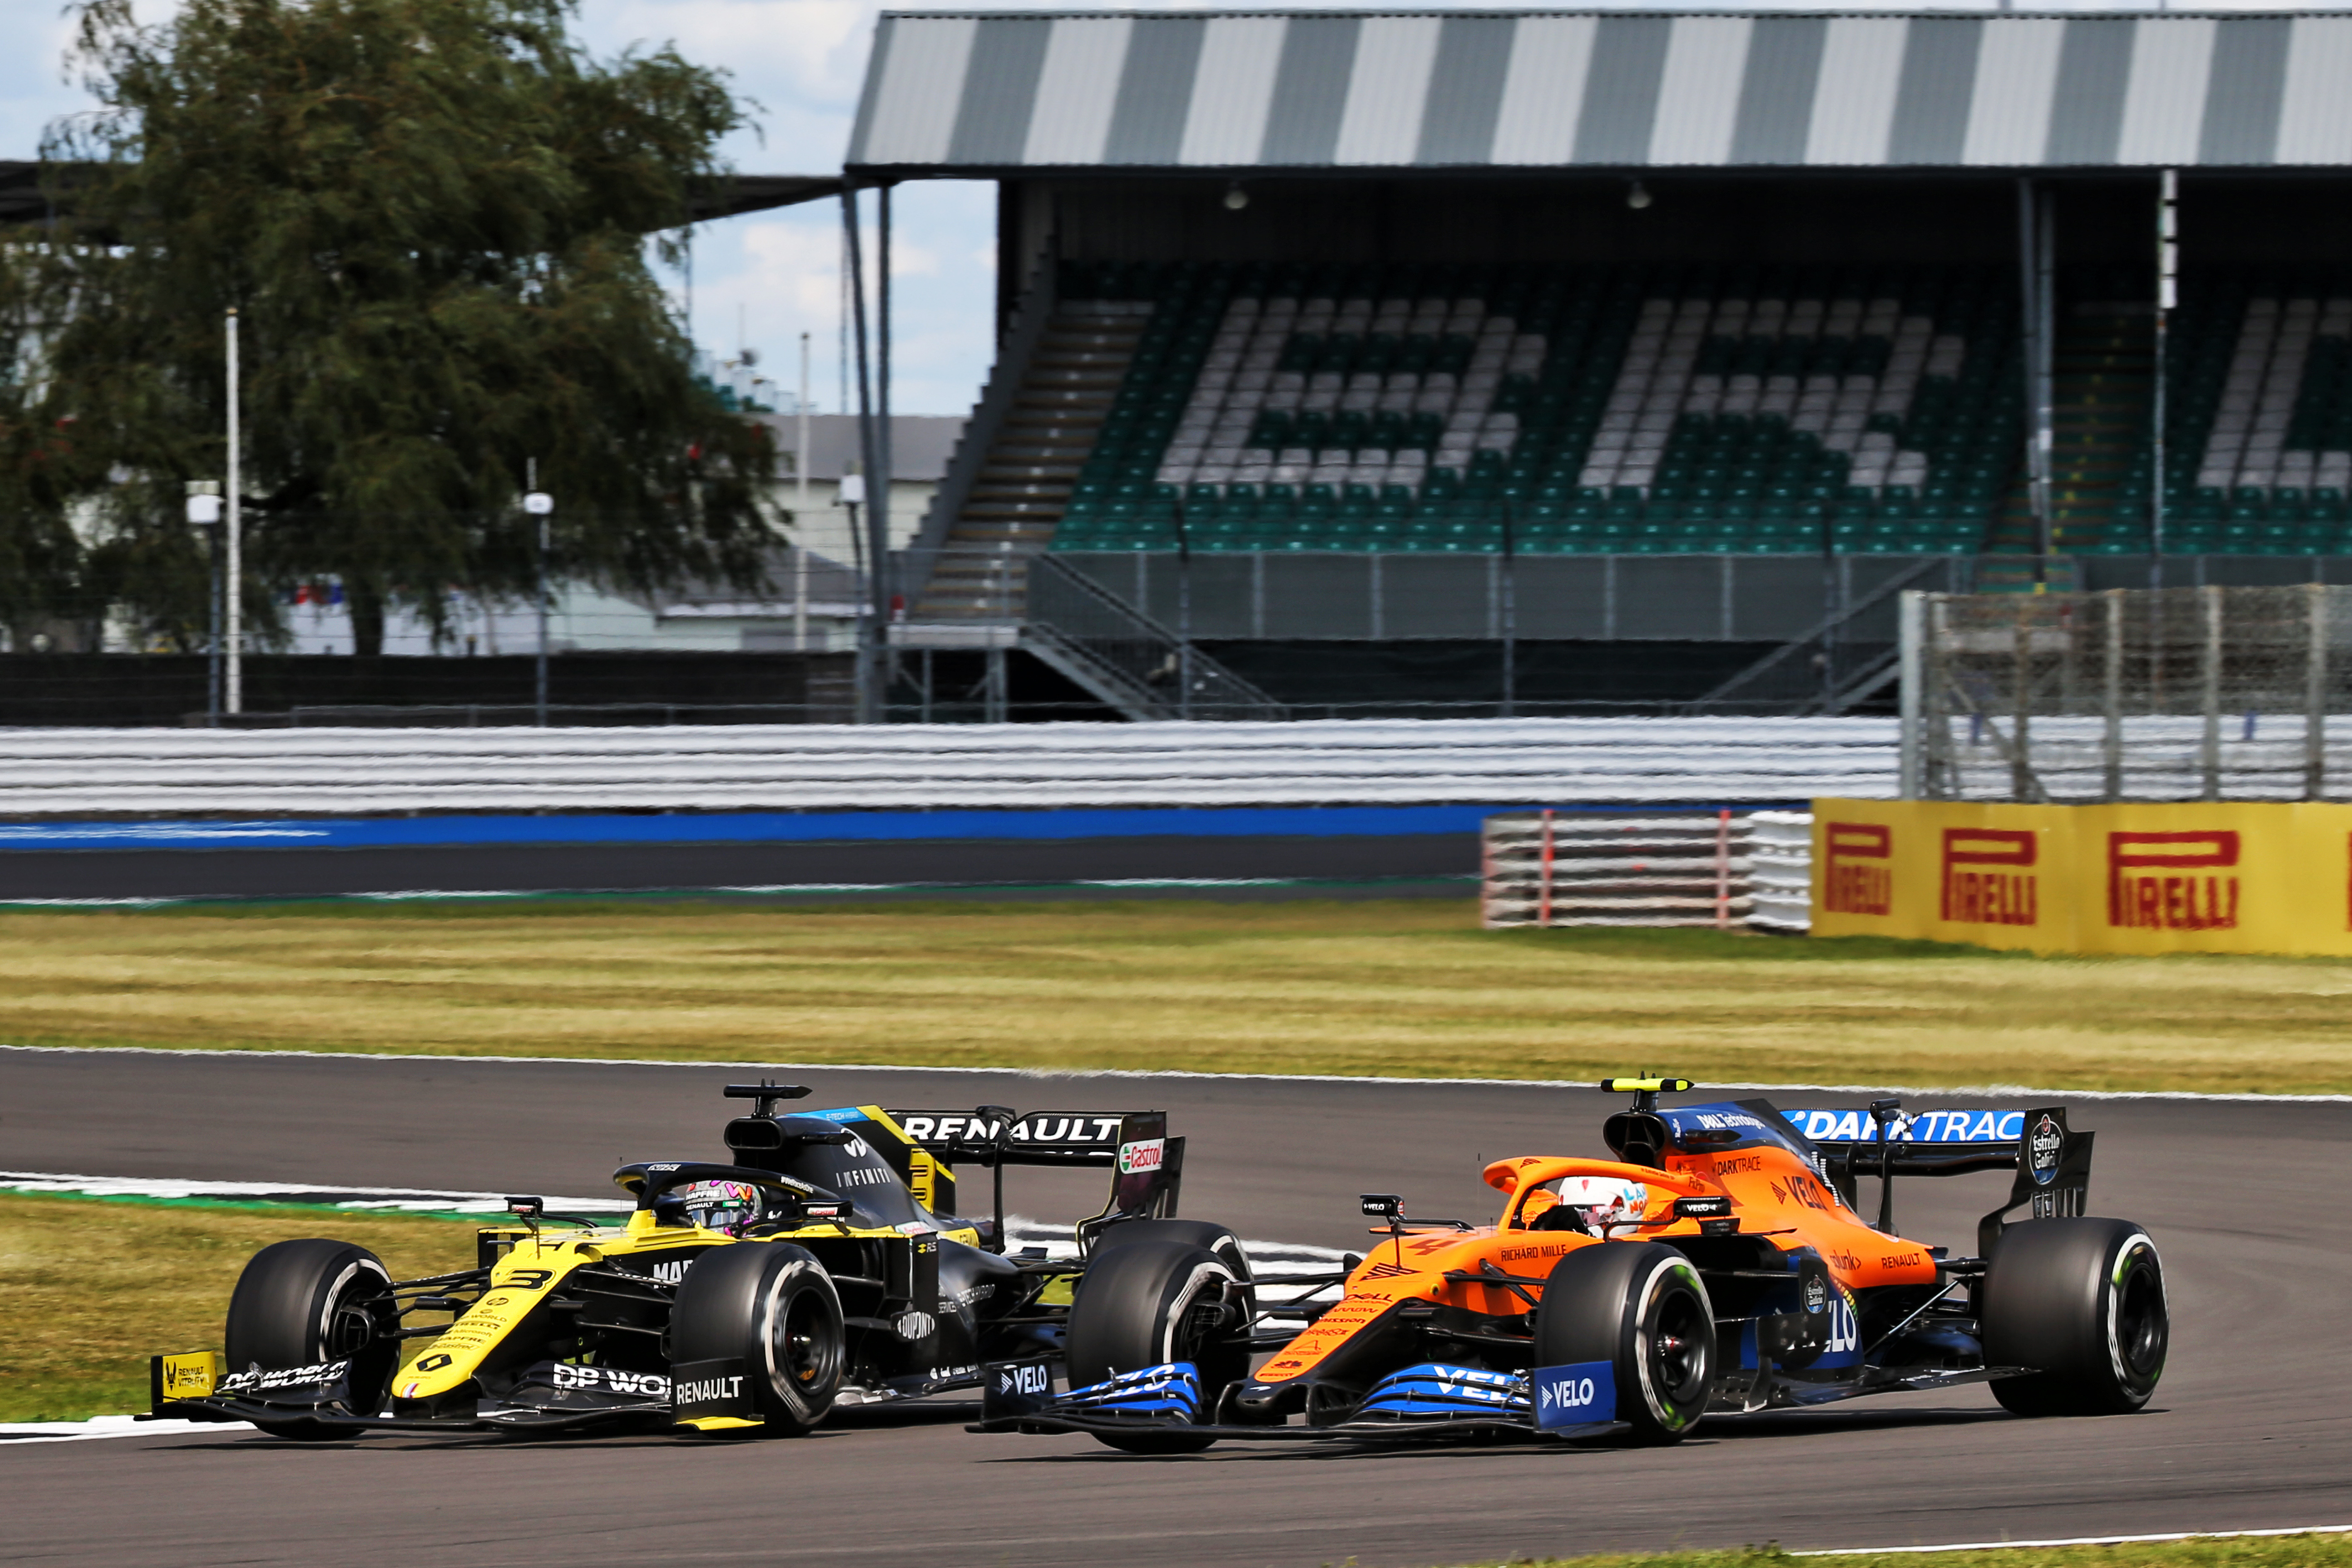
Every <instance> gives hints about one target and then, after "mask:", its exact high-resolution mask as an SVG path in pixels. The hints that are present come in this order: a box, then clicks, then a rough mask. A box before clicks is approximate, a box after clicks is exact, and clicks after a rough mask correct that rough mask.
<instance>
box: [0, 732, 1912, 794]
mask: <svg viewBox="0 0 2352 1568" xmlns="http://www.w3.org/2000/svg"><path fill="white" fill-rule="evenodd" d="M1896 747H1897V733H1896V721H1894V720H1890V719H1526V720H1504V719H1497V720H1483V719H1482V720H1433V721H1346V720H1342V721H1314V722H1304V723H1290V724H1282V723H1274V724H1267V723H1241V724H1181V723H1152V724H1004V725H988V726H981V725H946V724H942V725H893V726H887V727H878V726H877V727H873V728H865V727H858V726H848V725H842V726H835V725H748V724H746V725H713V726H708V727H688V726H677V727H663V728H654V729H551V730H539V729H499V730H488V729H485V730H372V729H350V730H323V729H322V730H307V729H306V730H243V731H241V730H163V729H157V730H15V731H0V817H26V816H91V815H115V814H120V815H136V816H153V815H159V814H163V815H170V814H178V813H247V814H253V815H260V816H304V815H351V814H361V813H407V812H461V811H494V812H532V811H806V810H857V809H873V808H894V809H900V810H906V809H915V810H925V809H931V810H937V809H948V808H963V809H971V808H986V807H1014V808H1034V807H1045V806H1148V805H1201V806H1215V805H1448V804H1450V805H1510V804H1514V803H1518V802H1528V803H1538V802H1544V803H1550V804H1555V805H1573V804H1575V803H1578V802H1596V803H1601V802H1606V803H1612V804H1647V803H1653V802H1654V803H1668V802H1691V803H1714V802H1723V803H1729V804H1738V803H1762V802H1773V801H1796V800H1806V799H1811V798H1812V797H1813V796H1816V795H1845V796H1863V797H1891V796H1892V795H1894V793H1895V763H1896V755H1895V753H1896Z"/></svg>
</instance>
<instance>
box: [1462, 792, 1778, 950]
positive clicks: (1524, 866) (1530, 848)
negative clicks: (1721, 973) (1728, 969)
mask: <svg viewBox="0 0 2352 1568" xmlns="http://www.w3.org/2000/svg"><path fill="white" fill-rule="evenodd" d="M1812 833H1813V818H1812V815H1811V813H1810V812H1802V811H1757V812H1745V813H1743V812H1735V811H1731V810H1727V809H1721V808H1718V809H1717V810H1715V811H1691V812H1675V813H1671V814H1669V813H1663V812H1661V813H1654V814H1650V813H1643V814H1633V813H1613V812H1565V811H1549V810H1545V811H1514V812H1507V813H1504V814H1502V815H1500V816H1490V817H1488V818H1487V819H1486V831H1485V834H1484V836H1483V837H1484V857H1483V860H1484V876H1483V878H1482V893H1481V899H1482V909H1483V911H1484V915H1485V920H1486V924H1487V926H1489V927H1490V928H1491V927H1497V926H1595V925H1600V926H1714V927H1717V928H1718V929H1728V928H1729V927H1731V926H1732V925H1734V924H1743V925H1750V926H1755V927H1758V928H1759V929H1762V930H1766V931H1807V930H1810V929H1811V925H1812V856H1813V848H1812V846H1813V837H1812Z"/></svg>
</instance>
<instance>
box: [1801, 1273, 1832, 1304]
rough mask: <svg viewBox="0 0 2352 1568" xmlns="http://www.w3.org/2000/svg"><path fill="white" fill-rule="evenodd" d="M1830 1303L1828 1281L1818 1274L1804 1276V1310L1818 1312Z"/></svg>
mask: <svg viewBox="0 0 2352 1568" xmlns="http://www.w3.org/2000/svg"><path fill="white" fill-rule="evenodd" d="M1829 1304H1830V1289H1829V1281H1828V1280H1826V1279H1823V1278H1822V1276H1820V1275H1818V1274H1808V1275H1806V1276H1805V1310H1806V1311H1808V1312H1818V1311H1821V1310H1822V1309H1823V1308H1825V1307H1827V1306H1828V1305H1829Z"/></svg>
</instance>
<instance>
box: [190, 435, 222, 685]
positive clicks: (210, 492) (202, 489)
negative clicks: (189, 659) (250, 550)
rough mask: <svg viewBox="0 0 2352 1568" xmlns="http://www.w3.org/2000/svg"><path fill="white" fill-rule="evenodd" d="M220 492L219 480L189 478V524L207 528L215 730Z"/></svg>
mask: <svg viewBox="0 0 2352 1568" xmlns="http://www.w3.org/2000/svg"><path fill="white" fill-rule="evenodd" d="M220 492H221V488H220V481H219V480H218V479H190V480H189V481H188V523H189V526H191V527H194V528H198V529H202V530H203V531H204V533H205V566H206V568H207V575H208V576H209V577H210V578H211V579H212V584H211V591H210V592H209V593H208V594H207V595H205V600H206V603H205V622H206V626H205V723H206V724H209V725H211V726H212V727H213V728H215V729H218V728H219V727H220V716H221V550H220V538H219V536H218V535H217V534H215V532H214V530H215V529H217V528H218V527H220V523H221V493H220Z"/></svg>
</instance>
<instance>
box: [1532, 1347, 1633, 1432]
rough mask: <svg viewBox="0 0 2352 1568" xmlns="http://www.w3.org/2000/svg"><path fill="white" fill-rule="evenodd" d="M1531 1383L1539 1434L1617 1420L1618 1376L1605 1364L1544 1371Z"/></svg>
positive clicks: (1571, 1366)
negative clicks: (1562, 1428)
mask: <svg viewBox="0 0 2352 1568" xmlns="http://www.w3.org/2000/svg"><path fill="white" fill-rule="evenodd" d="M1529 1381H1530V1382H1531V1383H1532V1384H1534V1393H1535V1403H1536V1426H1537V1429H1538V1430H1539V1431H1546V1432H1549V1431H1554V1430H1557V1429H1559V1428H1560V1427H1564V1426H1590V1425H1591V1424H1592V1423H1594V1422H1596V1421H1613V1420H1615V1419H1616V1418H1617V1374H1616V1371H1615V1369H1614V1368H1613V1367H1612V1365H1611V1364H1610V1363H1607V1362H1605V1361H1587V1362H1578V1363H1575V1364H1573V1365H1570V1366H1547V1367H1541V1368H1538V1370H1537V1371H1536V1373H1535V1374H1534V1375H1533V1376H1532V1377H1531V1378H1530V1379H1529Z"/></svg>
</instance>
